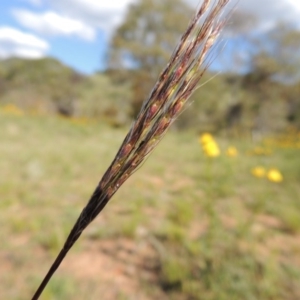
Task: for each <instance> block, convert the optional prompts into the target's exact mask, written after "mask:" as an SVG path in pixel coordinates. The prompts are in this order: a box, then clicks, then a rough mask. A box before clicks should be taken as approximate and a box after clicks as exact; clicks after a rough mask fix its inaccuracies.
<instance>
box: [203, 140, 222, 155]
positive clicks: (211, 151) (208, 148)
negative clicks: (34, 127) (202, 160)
mask: <svg viewBox="0 0 300 300" xmlns="http://www.w3.org/2000/svg"><path fill="white" fill-rule="evenodd" d="M203 150H204V152H205V154H206V155H207V156H208V157H217V156H219V155H220V149H219V147H218V145H217V143H216V142H215V141H214V140H212V141H210V142H208V143H206V144H205V145H203Z"/></svg>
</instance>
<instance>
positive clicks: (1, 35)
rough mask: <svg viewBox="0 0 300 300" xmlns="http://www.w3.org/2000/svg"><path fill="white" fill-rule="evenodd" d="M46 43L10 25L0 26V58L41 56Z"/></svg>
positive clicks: (45, 50)
mask: <svg viewBox="0 0 300 300" xmlns="http://www.w3.org/2000/svg"><path fill="white" fill-rule="evenodd" d="M48 48H49V45H48V43H47V42H46V41H45V40H42V39H40V38H38V37H36V36H34V35H32V34H28V33H24V32H22V31H19V30H17V29H14V28H11V27H0V58H2V59H5V58H9V57H13V56H16V57H23V58H41V57H43V56H45V55H46V52H47V50H48Z"/></svg>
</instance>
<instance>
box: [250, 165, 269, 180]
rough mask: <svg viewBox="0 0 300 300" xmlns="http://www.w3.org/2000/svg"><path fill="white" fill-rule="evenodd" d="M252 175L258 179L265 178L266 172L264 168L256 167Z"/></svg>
mask: <svg viewBox="0 0 300 300" xmlns="http://www.w3.org/2000/svg"><path fill="white" fill-rule="evenodd" d="M251 173H252V175H253V176H255V177H257V178H263V177H265V175H266V170H265V168H263V167H255V168H253V169H252V170H251Z"/></svg>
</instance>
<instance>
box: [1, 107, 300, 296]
mask: <svg viewBox="0 0 300 300" xmlns="http://www.w3.org/2000/svg"><path fill="white" fill-rule="evenodd" d="M0 126H1V133H0V137H1V142H0V196H1V201H0V207H1V209H0V226H1V231H0V237H1V247H0V264H1V268H0V270H1V271H0V291H1V298H2V299H13V300H19V299H20V300H21V299H29V298H30V296H32V294H33V292H34V290H35V288H36V287H37V286H38V284H39V282H40V281H41V279H42V278H43V276H44V275H45V273H46V271H47V270H48V268H49V267H50V265H51V263H52V261H53V259H54V258H55V256H56V254H57V253H58V251H59V250H60V248H61V246H62V244H63V242H64V239H65V238H66V236H67V234H68V233H69V230H70V229H71V227H72V225H73V223H74V222H75V220H76V219H77V216H78V214H79V213H80V211H81V209H82V208H83V206H84V205H85V203H86V201H87V200H88V198H89V196H90V194H91V193H92V191H93V190H94V188H95V186H96V184H97V182H98V180H99V179H100V177H101V175H102V174H103V172H104V171H105V170H106V168H107V167H108V165H109V164H110V162H111V160H112V158H113V156H114V155H115V153H116V151H117V149H118V147H119V145H120V143H121V141H122V139H123V138H124V136H125V134H126V130H123V129H112V128H109V127H107V126H105V125H103V124H101V123H96V122H91V121H90V122H88V121H86V120H84V119H75V120H69V119H63V118H54V117H47V116H39V115H34V114H33V115H28V114H27V115H25V114H23V113H22V112H21V111H18V110H17V109H16V108H13V107H10V108H8V109H7V108H5V109H3V108H2V109H0ZM215 140H216V141H217V143H218V145H219V147H220V149H221V155H220V156H218V157H216V158H209V157H206V156H205V154H204V152H203V151H202V149H201V145H200V144H199V136H198V135H197V134H196V133H194V132H185V133H177V132H175V131H171V132H169V133H168V134H167V136H166V137H165V139H164V140H163V141H162V142H161V144H160V145H159V146H158V148H157V149H156V150H155V151H154V153H153V155H151V156H150V158H149V159H148V161H147V162H146V163H145V165H144V166H143V167H142V168H141V169H140V170H139V171H138V172H137V173H135V174H134V176H132V178H130V179H129V180H128V182H126V183H125V185H124V186H123V187H122V188H121V189H120V190H119V191H118V193H117V194H116V195H115V196H114V198H113V199H112V201H111V202H110V203H109V204H108V206H107V207H106V208H105V210H104V211H103V212H102V213H101V215H100V216H99V217H98V218H97V219H96V220H95V221H94V222H93V223H92V225H91V226H90V227H89V228H88V229H87V230H86V232H84V234H83V236H82V237H81V238H80V240H79V242H78V243H77V244H76V245H75V247H74V248H73V249H72V250H71V252H70V253H69V255H68V256H67V257H66V259H65V261H64V263H63V264H62V266H61V268H60V269H59V270H58V272H57V273H56V274H55V275H54V277H53V279H52V280H51V282H50V284H49V286H48V287H47V289H46V290H45V293H44V294H43V296H42V298H41V299H45V300H47V299H75V300H76V299H91V300H92V299H95V300H96V299H103V300H111V299H117V300H118V299H128V300H129V299H141V300H143V299H149V300H150V299H195V300H196V299H205V300H210V299H216V300H217V299H218V300H223V299H224V300H225V299H226V300H227V299H228V300H234V299H244V300H252V299H253V300H254V299H255V300H257V299H263V300H268V299H270V300H277V299H278V300H279V299H285V300H296V299H300V184H299V183H300V133H299V132H294V131H291V132H289V133H287V134H285V135H282V136H280V137H269V138H267V139H264V140H260V141H258V142H256V143H253V142H251V141H250V139H246V138H245V139H238V140H233V139H225V138H224V137H215ZM229 146H234V147H235V148H236V149H237V152H238V154H237V155H236V156H235V155H232V156H228V155H226V154H225V153H226V149H227V148H228V147H229ZM256 167H262V168H264V169H265V172H268V170H270V169H274V168H275V169H277V170H279V171H280V173H281V174H282V176H283V180H282V181H281V182H273V181H270V180H269V179H268V178H267V176H263V175H264V174H263V172H258V173H257V172H256V173H255V170H253V169H254V168H256ZM252 172H254V173H255V174H256V176H254V175H253V174H252ZM260 175H261V176H262V177H261V178H260V177H259V176H260Z"/></svg>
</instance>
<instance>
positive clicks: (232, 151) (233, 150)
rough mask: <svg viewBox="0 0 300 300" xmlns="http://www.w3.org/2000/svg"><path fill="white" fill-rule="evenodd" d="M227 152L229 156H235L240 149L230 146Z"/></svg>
mask: <svg viewBox="0 0 300 300" xmlns="http://www.w3.org/2000/svg"><path fill="white" fill-rule="evenodd" d="M226 154H227V156H230V157H235V156H237V155H238V151H237V149H236V148H235V147H233V146H230V147H228V148H227V151H226Z"/></svg>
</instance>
